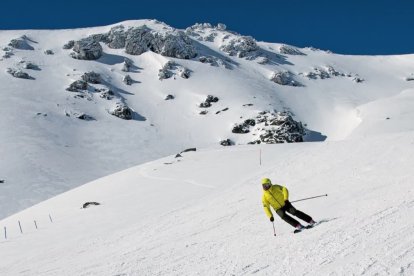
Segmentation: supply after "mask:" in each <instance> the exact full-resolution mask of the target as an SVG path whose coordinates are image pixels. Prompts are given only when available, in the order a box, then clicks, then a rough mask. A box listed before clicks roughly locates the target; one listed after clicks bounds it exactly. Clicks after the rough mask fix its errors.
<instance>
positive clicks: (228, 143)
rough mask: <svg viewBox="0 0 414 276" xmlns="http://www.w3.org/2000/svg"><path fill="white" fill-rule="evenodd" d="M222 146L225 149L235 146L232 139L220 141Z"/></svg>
mask: <svg viewBox="0 0 414 276" xmlns="http://www.w3.org/2000/svg"><path fill="white" fill-rule="evenodd" d="M220 145H222V146H224V147H227V146H232V145H234V142H233V141H232V140H230V139H225V140H221V141H220Z"/></svg>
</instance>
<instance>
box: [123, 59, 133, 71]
mask: <svg viewBox="0 0 414 276" xmlns="http://www.w3.org/2000/svg"><path fill="white" fill-rule="evenodd" d="M132 65H133V62H132V60H130V59H127V58H125V59H124V63H123V65H122V69H121V70H122V71H124V72H129V71H130V70H131V66H132Z"/></svg>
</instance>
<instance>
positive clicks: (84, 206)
mask: <svg viewBox="0 0 414 276" xmlns="http://www.w3.org/2000/svg"><path fill="white" fill-rule="evenodd" d="M92 205H101V204H100V203H99V202H94V201H91V202H85V203H84V204H83V205H82V208H83V209H85V208H88V207H89V206H92Z"/></svg>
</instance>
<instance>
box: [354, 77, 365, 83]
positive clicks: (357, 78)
mask: <svg viewBox="0 0 414 276" xmlns="http://www.w3.org/2000/svg"><path fill="white" fill-rule="evenodd" d="M352 80H353V81H354V82H356V83H361V82H363V81H364V79H363V78H360V77H358V76H355V77H354V78H353V79H352Z"/></svg>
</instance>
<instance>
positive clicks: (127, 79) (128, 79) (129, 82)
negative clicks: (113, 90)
mask: <svg viewBox="0 0 414 276" xmlns="http://www.w3.org/2000/svg"><path fill="white" fill-rule="evenodd" d="M122 81H123V82H124V83H125V84H126V85H131V84H132V83H133V82H134V81H133V80H132V78H131V76H130V75H125V76H124V78H123V79H122Z"/></svg>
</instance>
